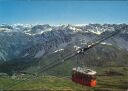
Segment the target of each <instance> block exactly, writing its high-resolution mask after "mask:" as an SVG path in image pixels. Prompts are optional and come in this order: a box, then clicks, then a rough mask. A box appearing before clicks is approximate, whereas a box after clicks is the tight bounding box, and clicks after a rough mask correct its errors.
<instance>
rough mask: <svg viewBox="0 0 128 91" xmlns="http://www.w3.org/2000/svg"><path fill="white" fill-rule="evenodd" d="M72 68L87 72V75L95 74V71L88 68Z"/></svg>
mask: <svg viewBox="0 0 128 91" xmlns="http://www.w3.org/2000/svg"><path fill="white" fill-rule="evenodd" d="M72 70H73V71H77V72H80V73H83V74H87V75H95V74H96V71H93V70H91V69H88V68H82V67H77V68H73V69H72Z"/></svg>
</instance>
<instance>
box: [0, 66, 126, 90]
mask: <svg viewBox="0 0 128 91" xmlns="http://www.w3.org/2000/svg"><path fill="white" fill-rule="evenodd" d="M96 70H98V71H99V72H98V73H100V74H102V75H103V74H104V72H105V71H110V70H113V71H115V72H118V73H120V74H122V75H111V76H110V75H108V76H97V86H96V87H95V88H90V87H86V86H83V87H82V86H81V85H79V84H75V83H73V82H72V81H71V80H70V78H66V77H61V78H58V77H54V76H45V77H43V76H39V77H38V78H36V79H32V78H31V77H29V78H30V80H26V81H21V80H22V79H19V80H17V79H11V78H9V77H0V88H7V86H9V85H13V84H14V83H13V82H14V81H17V82H19V81H21V82H20V83H18V84H17V85H15V86H12V87H10V88H9V89H11V90H14V89H15V90H18V89H22V90H23V89H24V90H25V89H29V90H34V89H38V90H39V89H40V90H42V89H43V90H44V89H45V90H65V91H67V90H69V91H70V90H71V91H79V90H84V91H126V89H128V67H111V68H104V69H101V68H96ZM23 78H26V76H23Z"/></svg>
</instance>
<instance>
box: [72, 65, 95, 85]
mask: <svg viewBox="0 0 128 91" xmlns="http://www.w3.org/2000/svg"><path fill="white" fill-rule="evenodd" d="M72 81H73V82H75V83H79V84H81V85H84V86H90V87H95V86H96V71H93V70H91V69H87V68H82V67H77V68H73V69H72Z"/></svg>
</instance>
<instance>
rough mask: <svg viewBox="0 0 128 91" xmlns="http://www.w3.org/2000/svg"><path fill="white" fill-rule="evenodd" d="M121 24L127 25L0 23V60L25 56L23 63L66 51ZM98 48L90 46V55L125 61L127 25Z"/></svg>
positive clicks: (71, 51) (19, 58)
mask: <svg viewBox="0 0 128 91" xmlns="http://www.w3.org/2000/svg"><path fill="white" fill-rule="evenodd" d="M125 26H126V27H128V25H127V24H102V25H101V24H88V25H82V26H78V25H70V24H68V25H58V26H56V25H52V26H50V25H48V24H44V25H41V24H37V25H31V24H26V25H23V24H14V25H8V24H1V25H0V63H1V64H3V63H4V62H9V63H10V62H11V63H12V62H13V61H16V60H15V59H18V60H20V61H19V62H22V60H23V61H26V59H27V62H31V60H35V59H40V58H43V57H46V56H48V55H55V54H56V56H57V55H58V53H59V54H60V55H62V54H63V55H65V54H68V53H69V54H70V53H73V52H74V51H75V50H77V49H78V48H80V47H82V46H86V45H87V43H88V42H89V41H92V40H95V39H96V38H97V37H99V36H100V35H101V34H102V33H103V32H108V33H111V32H112V31H115V30H116V29H118V28H119V29H121V28H122V27H125ZM99 47H101V48H99ZM99 47H96V48H94V49H93V50H94V51H93V52H92V55H93V56H94V55H95V56H96V57H97V58H98V57H99V56H100V55H102V56H103V59H104V58H105V57H106V56H108V54H110V55H114V57H117V56H118V57H121V59H122V60H125V59H124V55H125V57H126V55H127V54H128V28H127V29H126V30H123V29H121V33H120V34H118V35H116V36H114V37H112V38H111V39H109V40H106V41H104V42H102V43H101V44H100V46H99ZM99 49H102V50H99ZM98 50H99V51H98ZM96 51H97V52H98V54H97V52H96ZM117 52H118V53H117ZM102 53H103V54H102ZM105 53H106V54H105ZM120 53H122V55H123V56H122V55H121V54H120ZM123 53H124V54H123ZM63 55H62V56H63ZM110 55H109V56H110ZM56 56H55V57H56ZM99 58H100V57H99ZM21 59H22V60H21ZM24 59H25V60H24ZM18 60H17V62H18ZM28 60H29V61H28ZM113 60H116V59H113ZM118 60H119V59H118ZM123 62H125V61H123ZM124 64H125V63H124ZM98 65H99V64H98Z"/></svg>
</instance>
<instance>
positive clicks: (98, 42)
mask: <svg viewBox="0 0 128 91" xmlns="http://www.w3.org/2000/svg"><path fill="white" fill-rule="evenodd" d="M118 33H120V30H116V31H114V32H113V33H111V34H110V35H109V36H107V37H104V38H103V39H100V40H99V41H96V42H95V43H92V44H91V45H88V47H82V48H80V49H78V50H77V52H76V53H74V54H72V55H71V56H69V57H66V58H64V59H63V60H62V61H60V62H58V63H56V64H54V65H51V66H50V67H48V66H47V67H46V68H45V69H43V70H41V71H39V72H38V73H40V72H44V71H47V70H49V69H51V68H53V67H55V66H58V65H60V64H62V63H64V62H65V61H67V60H68V59H70V58H72V57H74V56H76V55H77V54H80V53H83V52H86V51H87V50H89V49H90V48H93V47H95V46H96V45H98V44H100V43H101V42H103V41H104V40H106V39H108V38H111V37H112V36H114V35H116V34H118ZM20 82H21V81H20ZM18 83H19V82H18ZM18 83H16V84H14V85H17V84H18ZM14 85H11V86H9V87H7V88H6V89H8V88H10V87H12V86H14Z"/></svg>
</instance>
